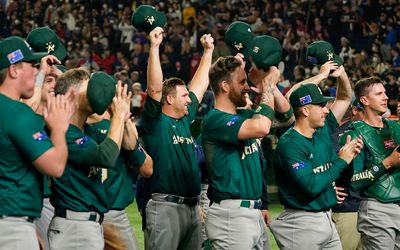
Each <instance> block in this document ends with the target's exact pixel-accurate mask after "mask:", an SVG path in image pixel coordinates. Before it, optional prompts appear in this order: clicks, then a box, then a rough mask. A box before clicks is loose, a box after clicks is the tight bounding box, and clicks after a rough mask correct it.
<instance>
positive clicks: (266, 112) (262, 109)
mask: <svg viewBox="0 0 400 250" xmlns="http://www.w3.org/2000/svg"><path fill="white" fill-rule="evenodd" d="M254 114H260V115H263V116H266V117H267V118H268V119H270V120H271V121H272V120H273V119H274V116H275V111H274V110H273V109H272V108H271V107H270V106H268V105H267V104H264V103H261V104H259V105H258V108H257V109H256V110H255V112H254Z"/></svg>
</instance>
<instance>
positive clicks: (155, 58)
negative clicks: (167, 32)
mask: <svg viewBox="0 0 400 250" xmlns="http://www.w3.org/2000/svg"><path fill="white" fill-rule="evenodd" d="M163 33H164V30H163V29H162V28H160V27H156V28H154V29H153V30H152V31H151V32H150V34H149V39H150V52H149V62H148V64H147V93H148V95H149V96H150V97H151V98H153V99H154V100H156V101H160V100H161V96H162V86H163V73H162V69H161V62H160V45H161V43H162V40H163Z"/></svg>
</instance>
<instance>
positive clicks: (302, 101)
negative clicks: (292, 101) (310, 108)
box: [299, 95, 312, 105]
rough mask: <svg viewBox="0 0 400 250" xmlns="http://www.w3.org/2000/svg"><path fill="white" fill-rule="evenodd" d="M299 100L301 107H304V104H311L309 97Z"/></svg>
mask: <svg viewBox="0 0 400 250" xmlns="http://www.w3.org/2000/svg"><path fill="white" fill-rule="evenodd" d="M299 100H300V104H301V105H306V104H309V103H312V98H311V96H310V95H306V96H303V97H300V99H299Z"/></svg>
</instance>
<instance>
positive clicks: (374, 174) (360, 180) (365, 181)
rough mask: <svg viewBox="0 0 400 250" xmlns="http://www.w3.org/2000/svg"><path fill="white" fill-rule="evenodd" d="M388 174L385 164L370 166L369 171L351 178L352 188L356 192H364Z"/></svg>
mask: <svg viewBox="0 0 400 250" xmlns="http://www.w3.org/2000/svg"><path fill="white" fill-rule="evenodd" d="M384 173H386V169H385V167H384V165H383V163H380V164H377V165H374V166H370V167H368V168H367V169H365V170H363V171H360V172H357V173H354V174H353V176H352V178H351V187H352V188H353V189H354V190H362V189H365V188H367V187H369V186H371V185H372V184H373V183H374V182H375V181H376V180H377V179H379V177H381V176H382V175H383V174H384Z"/></svg>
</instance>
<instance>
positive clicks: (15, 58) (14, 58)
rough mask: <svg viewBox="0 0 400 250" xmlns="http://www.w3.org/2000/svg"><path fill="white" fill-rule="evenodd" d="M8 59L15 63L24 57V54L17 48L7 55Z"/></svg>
mask: <svg viewBox="0 0 400 250" xmlns="http://www.w3.org/2000/svg"><path fill="white" fill-rule="evenodd" d="M7 59H8V61H9V62H10V63H11V64H13V63H16V62H18V61H21V60H22V59H24V55H23V54H22V51H21V50H20V49H17V50H15V51H13V52H11V53H9V54H8V55H7Z"/></svg>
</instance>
